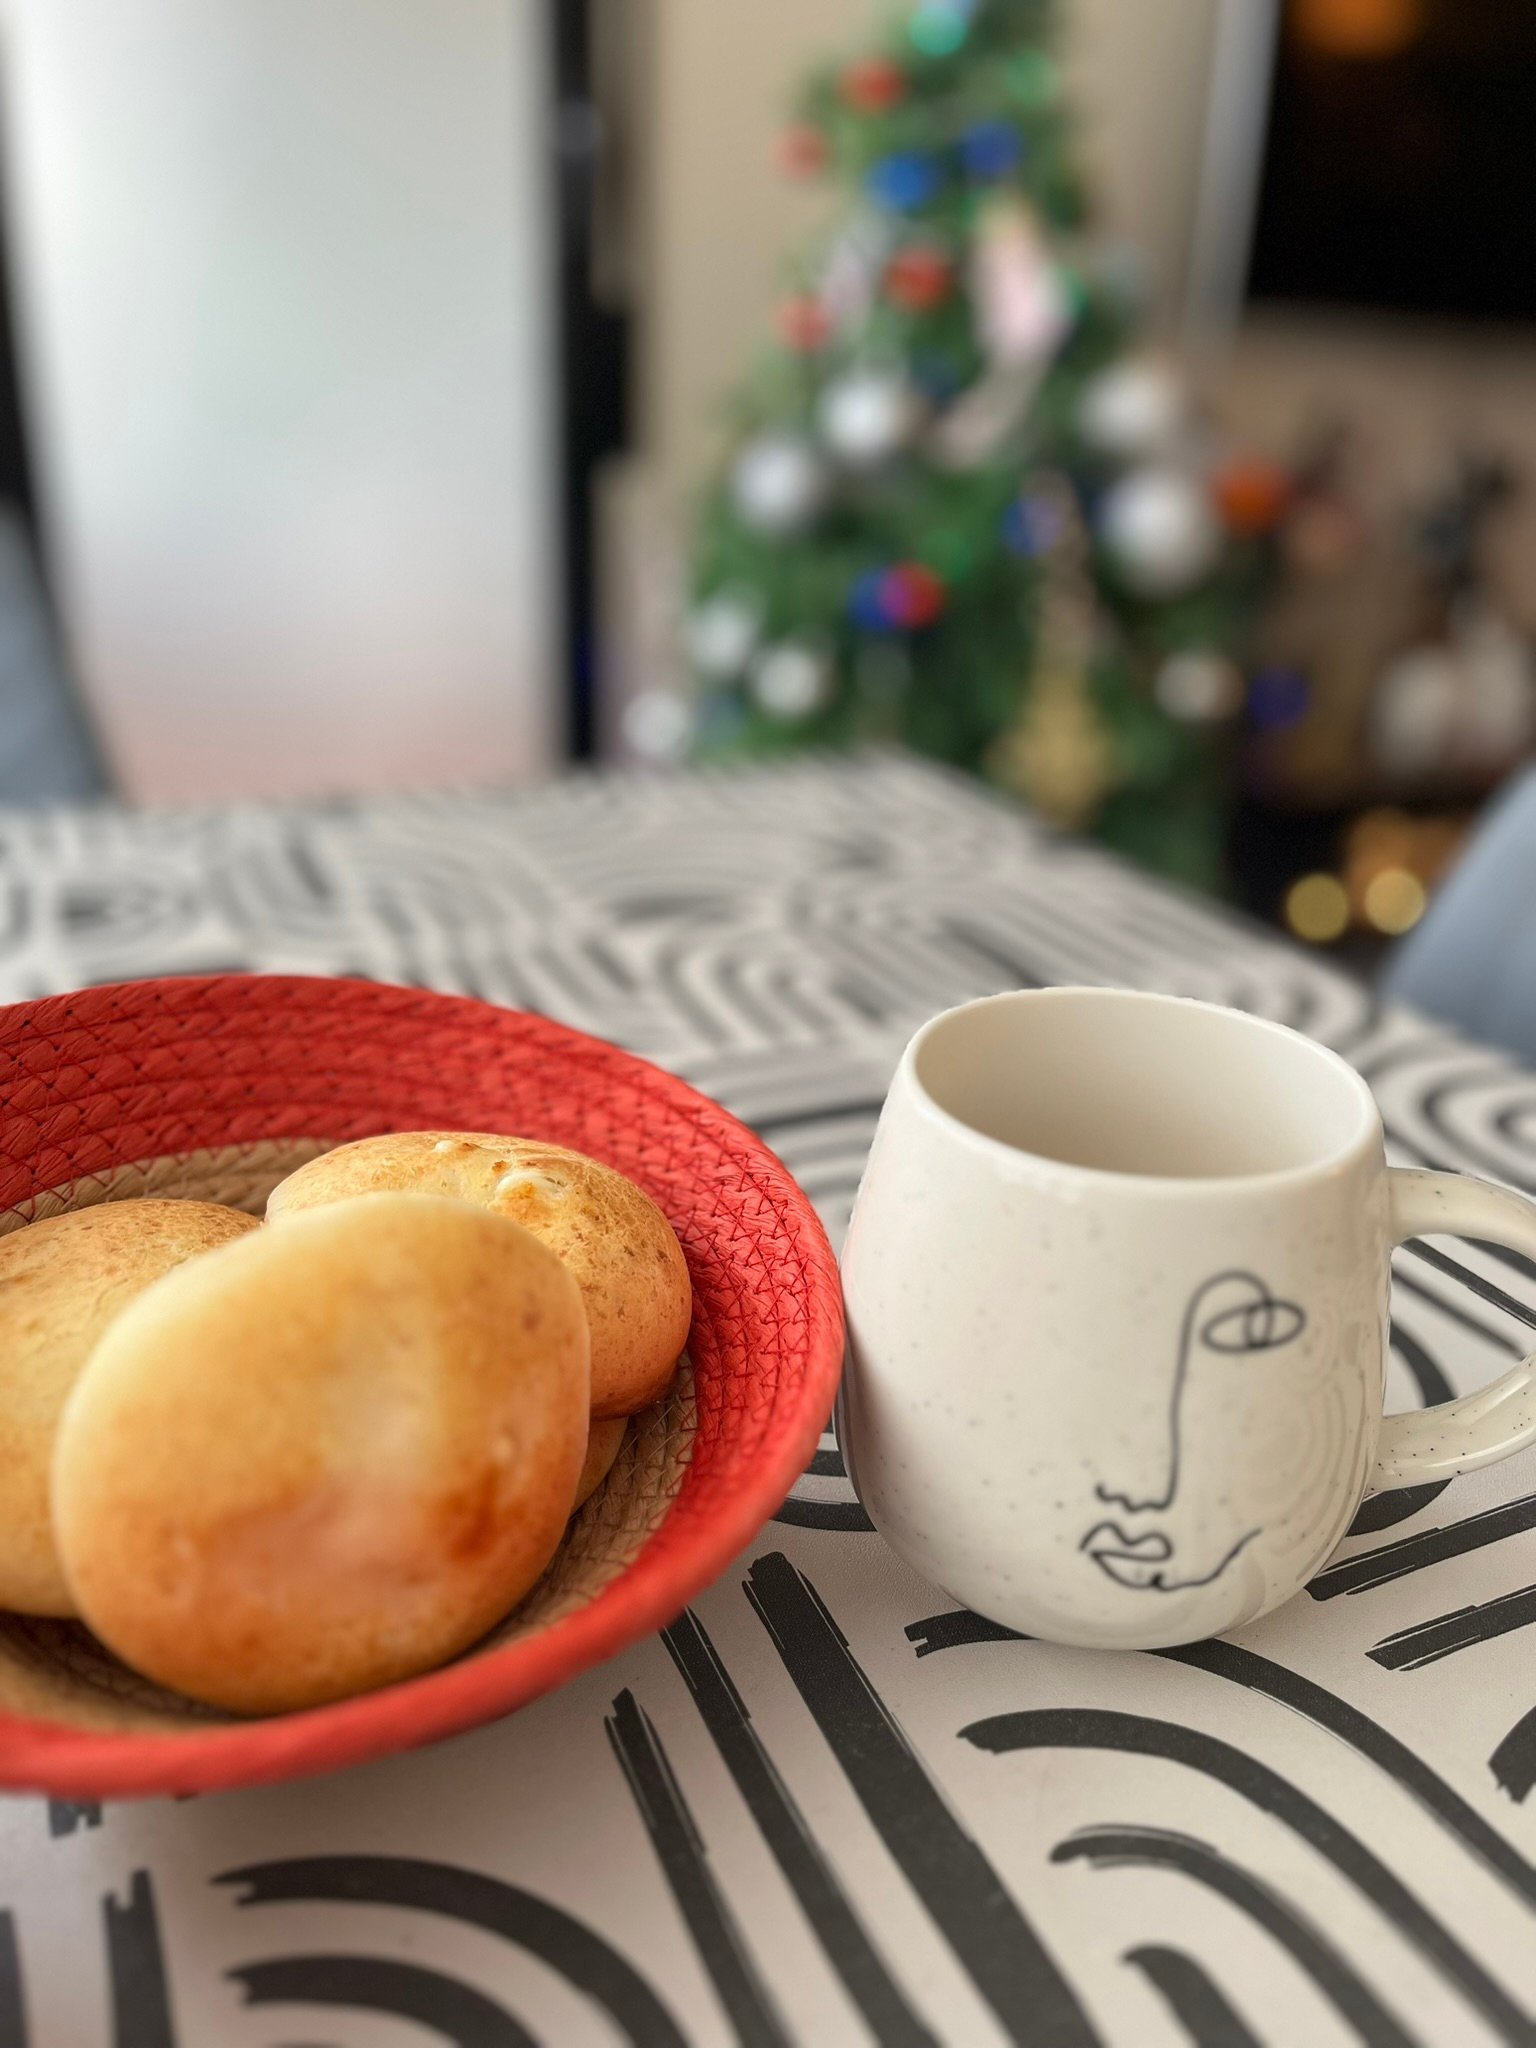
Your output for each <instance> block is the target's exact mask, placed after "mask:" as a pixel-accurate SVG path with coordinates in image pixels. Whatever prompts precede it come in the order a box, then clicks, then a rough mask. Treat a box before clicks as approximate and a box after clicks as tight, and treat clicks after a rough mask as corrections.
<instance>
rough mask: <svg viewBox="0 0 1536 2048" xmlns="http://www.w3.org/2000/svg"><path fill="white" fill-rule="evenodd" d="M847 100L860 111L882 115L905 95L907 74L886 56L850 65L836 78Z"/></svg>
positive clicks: (866, 59) (897, 103)
mask: <svg viewBox="0 0 1536 2048" xmlns="http://www.w3.org/2000/svg"><path fill="white" fill-rule="evenodd" d="M838 89H839V90H840V91H841V93H842V95H843V98H844V100H845V101H846V103H847V104H848V105H849V106H850V107H852V108H853V109H854V111H855V112H856V113H860V114H883V113H885V112H887V111H888V110H889V109H890V108H891V107H894V106H897V105H899V104H900V102H901V101H902V100H904V99H905V98H906V96H907V74H906V73H905V72H904V71H903V70H902V68H901V66H900V65H899V64H893V63H892V62H891V60H890V58H889V57H867V58H865V59H864V61H863V62H862V63H860V64H850V65H849V66H848V68H847V70H846V71H845V72H844V73H843V75H842V77H841V78H840V79H839V80H838Z"/></svg>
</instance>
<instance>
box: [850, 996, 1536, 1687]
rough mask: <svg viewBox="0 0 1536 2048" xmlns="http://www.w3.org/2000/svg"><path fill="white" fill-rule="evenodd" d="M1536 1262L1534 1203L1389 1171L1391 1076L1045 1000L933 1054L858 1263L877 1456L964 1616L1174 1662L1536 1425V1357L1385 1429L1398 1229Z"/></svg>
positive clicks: (1202, 1028) (859, 1245) (997, 1011)
mask: <svg viewBox="0 0 1536 2048" xmlns="http://www.w3.org/2000/svg"><path fill="white" fill-rule="evenodd" d="M1437 1231H1445V1232H1450V1233H1452V1234H1457V1235H1462V1236H1468V1237H1476V1238H1483V1239H1492V1240H1494V1241H1496V1242H1498V1243H1501V1244H1505V1245H1509V1246H1513V1247H1515V1248H1517V1249H1519V1250H1520V1251H1523V1252H1526V1253H1533V1254H1536V1203H1532V1202H1529V1201H1527V1200H1526V1198H1525V1197H1524V1196H1522V1195H1516V1194H1512V1193H1510V1192H1508V1191H1507V1190H1505V1189H1503V1188H1497V1187H1494V1186H1491V1185H1490V1184H1489V1183H1487V1182H1485V1181H1478V1180H1473V1179H1470V1178H1466V1177H1464V1176H1461V1175H1458V1174H1443V1173H1422V1172H1417V1171H1402V1170H1399V1169H1395V1168H1389V1167H1388V1166H1387V1165H1386V1162H1385V1158H1384V1154H1383V1139H1382V1125H1381V1117H1380V1115H1379V1113H1378V1111H1377V1109H1376V1105H1375V1102H1374V1101H1373V1099H1372V1097H1371V1092H1370V1090H1369V1088H1367V1086H1366V1085H1365V1083H1364V1081H1362V1080H1361V1079H1360V1077H1359V1075H1358V1074H1356V1073H1355V1072H1354V1070H1353V1069H1352V1068H1351V1067H1349V1066H1347V1065H1346V1064H1345V1062H1344V1061H1343V1060H1341V1059H1340V1058H1339V1057H1338V1056H1337V1054H1335V1053H1332V1052H1329V1051H1328V1050H1327V1049H1326V1048H1325V1047H1323V1046H1320V1045H1316V1044H1314V1043H1313V1042H1312V1041H1311V1040H1309V1039H1305V1038H1302V1037H1300V1036H1298V1035H1297V1034H1296V1033H1295V1032H1292V1031H1288V1030H1286V1029H1285V1028H1284V1027H1283V1026H1281V1025H1278V1024H1271V1023H1267V1022H1265V1021H1263V1020H1261V1019H1259V1018H1254V1017H1249V1016H1245V1015H1243V1014H1242V1013H1241V1012H1239V1011H1236V1010H1224V1009H1219V1008H1217V1007H1215V1006H1214V1005H1211V1004H1208V1003H1196V1002H1188V1001H1184V1000H1181V999H1179V998H1176V997H1172V996H1155V995H1144V994H1138V993H1135V992H1132V991H1129V990H1120V989H1077V988H1062V989H1043V990H1038V991H1035V990H1031V991H1028V992H1026V993H1023V994H1018V995H1003V996H994V997H991V998H990V999H988V1000H986V1001H983V1002H978V1003H970V1004H967V1005H966V1006H965V1007H963V1008H961V1009H958V1010H951V1011H949V1012H947V1013H946V1014H945V1015H943V1016H941V1017H936V1018H935V1019H934V1020H933V1022H932V1023H930V1024H928V1025H926V1026H925V1027H924V1029H923V1030H921V1031H920V1032H919V1033H918V1034H917V1036H916V1037H915V1038H914V1039H913V1041H912V1043H911V1044H910V1045H909V1046H908V1048H907V1051H906V1053H905V1055H904V1057H903V1059H902V1062H901V1065H900V1068H899V1069H898V1071H897V1074H896V1078H895V1081H894V1083H893V1084H892V1087H891V1092H890V1096H889V1098H888V1100H887V1102H886V1105H885V1110H884V1113H883V1115H882V1116H881V1119H880V1128H879V1130H878V1132H877V1134H876V1137H875V1143H874V1149H873V1151H872V1152H871V1154H870V1160H869V1166H868V1169H867V1171H866V1173H865V1177H864V1183H863V1186H862V1188H861V1189H860V1192H859V1198H858V1202H857V1204H856V1206H855V1210H854V1215H853V1221H852V1223H851V1225H850V1227H849V1233H848V1242H847V1247H846V1249H845V1251H844V1255H843V1285H844V1290H845V1293H846V1295H847V1302H848V1322H849V1332H850V1340H851V1342H850V1354H849V1363H848V1369H847V1372H846V1373H845V1375H844V1382H843V1391H842V1394H841V1396H840V1400H839V1437H840V1440H841V1444H842V1449H843V1454H844V1457H845V1459H846V1460H847V1463H848V1469H849V1474H850V1476H851V1478H852V1480H853V1483H854V1486H855V1488H856V1489H857V1491H858V1494H859V1498H860V1499H861V1500H862V1501H863V1503H864V1506H865V1508H866V1509H867V1510H868V1512H869V1514H870V1516H871V1518H872V1519H873V1521H874V1522H875V1525H876V1526H877V1528H879V1529H880V1531H881V1532H882V1534H883V1535H884V1536H885V1537H886V1538H887V1539H888V1540H889V1542H890V1543H891V1544H892V1545H893V1546H894V1548H895V1549H897V1550H898V1551H900V1552H901V1554H902V1555H903V1556H904V1557H905V1558H907V1559H908V1561H909V1562H910V1563H912V1564H914V1565H915V1566H916V1567H917V1568H918V1570H919V1571H921V1572H923V1573H925V1574H926V1575H927V1576H928V1577H929V1578H931V1579H933V1580H935V1581H936V1582H937V1583H938V1584H939V1585H940V1586H942V1587H943V1588H944V1589H945V1590H946V1591H947V1592H948V1593H950V1594H951V1595H952V1596H953V1597H954V1598H956V1599H957V1600H961V1601H963V1602H965V1604H966V1605H967V1606H970V1607H973V1608H975V1609H976V1610H977V1611H978V1612H979V1613H981V1614H984V1615H987V1616H989V1617H990V1618H991V1619H993V1620H995V1621H1000V1622H1004V1623H1007V1624H1008V1625H1009V1626H1011V1627H1013V1628H1017V1629H1022V1630H1024V1631H1025V1632H1027V1633H1028V1634H1030V1635H1035V1636H1041V1637H1045V1638H1047V1639H1048V1640H1051V1641H1054V1642H1061V1643H1075V1644H1080V1645H1086V1646H1098V1645H1103V1646H1105V1647H1119V1648H1136V1649H1152V1648H1156V1647H1158V1646H1160V1645H1164V1644H1172V1643H1184V1642H1191V1641H1194V1640H1196V1639H1198V1638H1200V1637H1203V1636H1209V1635H1216V1634H1219V1633H1220V1632H1222V1631H1223V1630H1226V1629H1231V1628H1235V1627H1237V1626H1238V1625H1239V1624H1240V1623H1243V1622H1247V1621H1252V1620H1253V1619H1254V1617H1255V1616H1256V1615H1260V1614H1263V1613H1265V1612H1267V1611H1268V1610H1269V1609H1270V1608H1272V1607H1276V1606H1278V1605H1279V1603H1280V1602H1281V1601H1282V1600H1288V1599H1289V1598H1290V1596H1291V1595H1292V1594H1293V1593H1295V1592H1297V1591H1298V1590H1299V1589H1300V1588H1301V1587H1302V1586H1304V1585H1305V1584H1306V1582H1307V1580H1308V1579H1309V1578H1310V1577H1311V1576H1312V1574H1313V1573H1314V1572H1315V1571H1316V1570H1317V1569H1318V1567H1319V1566H1320V1565H1321V1564H1322V1563H1323V1561H1324V1560H1325V1558H1327V1556H1328V1554H1329V1552H1330V1551H1331V1550H1332V1549H1333V1548H1334V1546H1335V1544H1337V1542H1338V1541H1339V1539H1340V1537H1341V1536H1342V1535H1343V1534H1344V1532H1345V1531H1346V1529H1348V1527H1349V1525H1350V1522H1351V1521H1352V1520H1353V1518H1354V1515H1355V1512H1356V1510H1357V1509H1358V1508H1359V1505H1360V1502H1361V1500H1362V1498H1363V1497H1364V1496H1365V1494H1366V1493H1367V1492H1369V1491H1376V1490H1380V1489H1382V1488H1386V1487H1393V1486H1406V1485H1410V1484H1413V1483H1416V1482H1419V1481H1424V1480H1431V1479H1444V1478H1447V1477H1449V1476H1450V1475H1451V1474H1452V1473H1456V1472H1469V1471H1472V1470H1473V1469H1474V1468H1475V1467H1477V1466H1480V1465H1487V1464H1491V1463H1492V1462H1493V1461H1494V1460H1495V1459H1498V1458H1505V1457H1508V1456H1509V1455H1510V1454H1511V1452H1513V1451H1517V1450H1519V1449H1520V1448H1521V1446H1522V1445H1524V1444H1527V1443H1530V1442H1532V1441H1533V1439H1536V1368H1533V1362H1532V1360H1530V1359H1528V1360H1527V1361H1526V1362H1525V1364H1524V1365H1522V1366H1518V1367H1516V1368H1515V1369H1514V1370H1513V1371H1512V1372H1509V1373H1506V1374H1505V1376H1504V1377H1503V1378H1502V1379H1500V1380H1498V1381H1496V1382H1495V1383H1494V1384H1493V1385H1492V1386H1489V1387H1486V1388H1484V1389H1483V1390H1482V1391H1481V1392H1479V1393H1476V1394H1472V1395H1469V1396H1467V1397H1466V1398H1465V1399H1463V1400H1459V1401H1449V1402H1446V1403H1444V1404H1443V1405H1442V1406H1440V1407H1437V1408H1430V1409H1427V1410H1424V1411H1421V1412H1419V1413H1414V1414H1405V1415H1391V1416H1386V1417H1385V1418H1384V1417H1383V1415H1382V1399H1383V1392H1384V1387H1385V1378H1386V1362H1387V1344H1388V1321H1387V1297H1388V1279H1389V1266H1388V1261H1389V1257H1390V1254H1391V1250H1392V1247H1393V1246H1394V1245H1395V1244H1397V1243H1400V1242H1401V1241H1402V1240H1403V1239H1404V1238H1407V1237H1416V1236H1419V1235H1422V1234H1427V1233H1432V1232H1437Z"/></svg>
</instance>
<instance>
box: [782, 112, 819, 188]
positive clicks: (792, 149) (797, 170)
mask: <svg viewBox="0 0 1536 2048" xmlns="http://www.w3.org/2000/svg"><path fill="white" fill-rule="evenodd" d="M829 153H830V152H829V151H828V149H827V138H826V137H825V136H824V135H823V134H822V132H821V130H820V129H819V128H813V127H812V126H811V124H810V122H809V121H797V122H796V123H795V125H794V126H793V127H792V128H786V129H785V130H784V133H783V134H782V135H781V136H780V137H779V146H778V151H777V155H778V160H779V169H780V170H781V171H783V172H784V173H785V175H786V176H787V177H791V178H814V177H815V176H816V175H817V174H818V172H820V171H824V170H825V169H826V167H827V157H828V155H829Z"/></svg>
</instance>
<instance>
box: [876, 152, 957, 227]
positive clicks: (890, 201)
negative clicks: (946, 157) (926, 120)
mask: <svg viewBox="0 0 1536 2048" xmlns="http://www.w3.org/2000/svg"><path fill="white" fill-rule="evenodd" d="M939 182H940V175H939V166H938V164H937V162H936V161H935V159H934V158H933V157H931V156H923V155H921V154H920V153H919V152H918V151H917V150H915V149H898V150H896V151H895V152H894V153H893V154H892V155H890V156H883V157H881V159H880V161H879V162H878V163H877V164H872V165H871V166H870V171H869V176H868V177H867V179H866V180H865V188H866V190H867V191H868V193H869V196H870V198H871V199H873V200H876V201H877V202H878V203H879V204H880V205H881V206H889V207H892V208H893V209H894V210H895V211H896V212H898V213H910V212H912V210H913V209H914V208H916V207H919V206H926V205H927V203H928V201H929V200H930V199H932V197H933V196H934V194H935V193H936V192H937V191H938V189H939Z"/></svg>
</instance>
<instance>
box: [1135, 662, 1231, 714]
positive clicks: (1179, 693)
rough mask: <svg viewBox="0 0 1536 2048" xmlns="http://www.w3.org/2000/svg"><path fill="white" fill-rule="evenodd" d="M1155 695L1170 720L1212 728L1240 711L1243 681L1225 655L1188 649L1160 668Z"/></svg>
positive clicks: (1155, 684)
mask: <svg viewBox="0 0 1536 2048" xmlns="http://www.w3.org/2000/svg"><path fill="white" fill-rule="evenodd" d="M1152 694H1153V695H1154V697H1156V699H1157V701H1158V704H1159V705H1160V706H1161V708H1162V709H1163V710H1164V711H1166V712H1167V714H1168V716H1169V717H1170V718H1177V719H1178V720H1179V721H1180V722H1181V723H1182V724H1184V725H1212V724H1215V723H1216V722H1217V721H1218V720H1219V719H1223V718H1233V717H1235V716H1236V714H1237V712H1238V711H1239V710H1240V709H1241V707H1242V702H1243V678H1242V674H1241V672H1240V671H1239V669H1238V667H1237V664H1236V663H1235V662H1231V661H1228V660H1227V658H1226V656H1225V655H1224V654H1215V653H1212V652H1209V651H1206V650H1203V649H1200V648H1193V647H1191V648H1185V649H1184V650H1183V651H1182V652H1181V653H1179V654H1170V655H1169V657H1168V659H1167V660H1166V661H1165V662H1164V663H1163V665H1162V666H1161V668H1159V670H1158V672H1157V677H1156V680H1155V681H1154V683H1153V685H1152Z"/></svg>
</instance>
